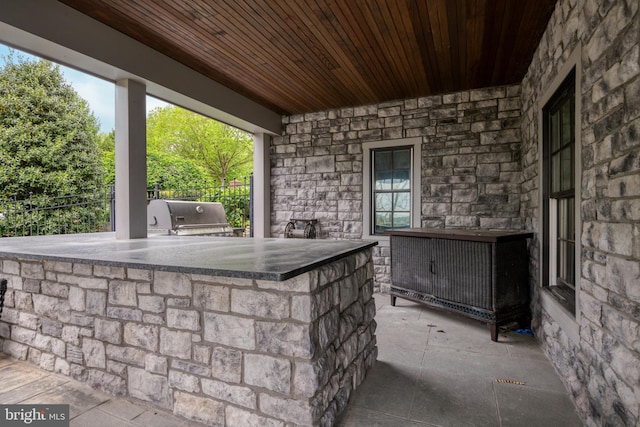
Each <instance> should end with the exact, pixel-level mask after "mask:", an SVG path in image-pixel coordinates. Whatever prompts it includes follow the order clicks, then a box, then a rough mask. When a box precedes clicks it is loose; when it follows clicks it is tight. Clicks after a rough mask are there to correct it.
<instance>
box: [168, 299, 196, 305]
mask: <svg viewBox="0 0 640 427" xmlns="http://www.w3.org/2000/svg"><path fill="white" fill-rule="evenodd" d="M167 306H169V307H190V306H191V298H167Z"/></svg>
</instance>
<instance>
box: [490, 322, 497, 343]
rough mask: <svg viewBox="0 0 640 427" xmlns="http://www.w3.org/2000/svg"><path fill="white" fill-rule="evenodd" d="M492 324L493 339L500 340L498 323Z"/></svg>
mask: <svg viewBox="0 0 640 427" xmlns="http://www.w3.org/2000/svg"><path fill="white" fill-rule="evenodd" d="M490 326H491V341H494V342H498V324H497V323H492V324H491V325H490Z"/></svg>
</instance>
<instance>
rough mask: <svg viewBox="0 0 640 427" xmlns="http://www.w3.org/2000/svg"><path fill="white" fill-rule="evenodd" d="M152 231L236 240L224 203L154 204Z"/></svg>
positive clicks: (149, 216) (150, 212)
mask: <svg viewBox="0 0 640 427" xmlns="http://www.w3.org/2000/svg"><path fill="white" fill-rule="evenodd" d="M147 219H148V224H149V229H150V230H167V231H168V232H169V233H170V234H180V235H205V234H208V235H212V234H214V235H224V236H232V235H233V229H232V228H231V227H230V226H229V223H228V222H227V216H226V214H225V212H224V207H223V206H222V203H219V202H189V201H182V200H164V199H160V200H151V202H149V205H148V206H147Z"/></svg>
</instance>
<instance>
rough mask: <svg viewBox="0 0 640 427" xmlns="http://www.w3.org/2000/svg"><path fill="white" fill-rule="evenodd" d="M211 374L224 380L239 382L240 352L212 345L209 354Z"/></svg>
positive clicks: (240, 376)
mask: <svg viewBox="0 0 640 427" xmlns="http://www.w3.org/2000/svg"><path fill="white" fill-rule="evenodd" d="M211 376H213V377H214V378H218V379H221V380H223V381H226V382H232V383H239V382H240V380H241V378H242V352H240V351H237V350H233V349H230V348H225V347H214V348H213V351H212V354H211Z"/></svg>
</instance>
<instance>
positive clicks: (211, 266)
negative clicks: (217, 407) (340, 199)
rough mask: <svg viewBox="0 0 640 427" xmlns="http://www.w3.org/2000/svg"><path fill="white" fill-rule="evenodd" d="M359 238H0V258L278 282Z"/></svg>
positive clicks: (350, 249)
mask: <svg viewBox="0 0 640 427" xmlns="http://www.w3.org/2000/svg"><path fill="white" fill-rule="evenodd" d="M376 244H377V242H373V241H362V240H311V239H275V238H270V239H250V238H233V237H193V236H190V237H187V236H167V235H150V236H149V237H148V238H146V239H135V240H116V238H115V233H92V234H73V235H55V236H34V237H5V238H2V239H0V256H2V257H20V258H27V259H49V260H57V261H67V262H78V261H79V262H85V261H88V262H92V263H96V264H100V265H111V266H119V267H134V268H151V269H155V270H163V271H176V272H182V273H194V274H207V275H214V276H226V277H240V278H246V279H260V280H276V281H282V280H286V279H289V278H291V277H295V276H297V275H299V274H302V273H304V272H307V271H309V270H312V269H314V268H317V267H319V266H321V265H325V264H328V263H330V262H332V261H335V260H337V259H340V258H342V257H345V256H347V255H351V254H353V253H356V252H358V251H360V250H362V249H365V248H369V247H372V246H375V245H376Z"/></svg>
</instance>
